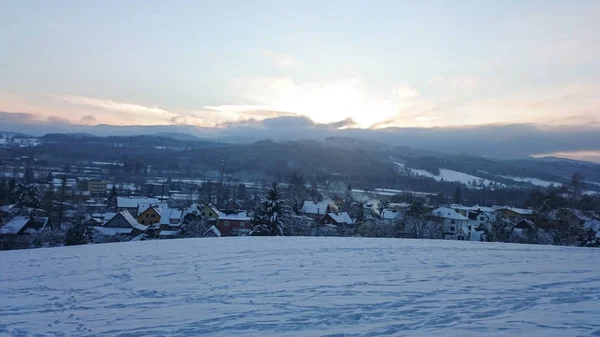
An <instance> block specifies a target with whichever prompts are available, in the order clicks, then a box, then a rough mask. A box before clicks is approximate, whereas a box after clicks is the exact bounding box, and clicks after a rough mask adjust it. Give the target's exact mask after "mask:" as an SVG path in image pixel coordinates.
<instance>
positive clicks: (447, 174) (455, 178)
mask: <svg viewBox="0 0 600 337" xmlns="http://www.w3.org/2000/svg"><path fill="white" fill-rule="evenodd" d="M394 164H396V165H397V166H398V168H399V170H400V171H402V170H405V171H408V172H410V173H411V174H412V175H416V176H422V177H427V178H433V179H435V180H436V181H441V180H444V181H450V182H457V183H461V184H464V185H467V186H469V185H471V184H472V183H473V182H475V183H477V184H478V185H481V184H483V185H485V186H488V185H490V184H491V183H493V184H496V185H498V186H504V184H501V183H499V182H496V181H492V180H488V179H484V178H481V177H477V176H474V175H471V174H467V173H464V172H458V171H454V170H449V169H444V168H441V169H440V174H437V175H436V174H433V173H431V172H429V171H425V170H418V169H413V168H406V167H405V166H404V164H402V163H397V162H394Z"/></svg>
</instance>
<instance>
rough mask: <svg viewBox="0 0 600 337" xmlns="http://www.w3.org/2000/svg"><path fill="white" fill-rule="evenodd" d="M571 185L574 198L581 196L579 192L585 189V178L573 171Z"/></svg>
mask: <svg viewBox="0 0 600 337" xmlns="http://www.w3.org/2000/svg"><path fill="white" fill-rule="evenodd" d="M571 186H572V187H573V197H574V198H575V199H577V198H579V197H581V194H582V193H583V190H584V189H585V178H584V177H583V174H581V173H579V172H575V173H574V174H573V176H572V177H571Z"/></svg>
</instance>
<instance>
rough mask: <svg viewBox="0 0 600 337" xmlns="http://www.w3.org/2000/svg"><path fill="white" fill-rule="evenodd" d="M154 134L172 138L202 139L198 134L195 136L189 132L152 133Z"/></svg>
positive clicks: (185, 139)
mask: <svg viewBox="0 0 600 337" xmlns="http://www.w3.org/2000/svg"><path fill="white" fill-rule="evenodd" d="M152 136H155V137H164V138H171V139H175V140H183V141H194V140H201V139H200V138H198V137H196V136H193V135H190V134H187V133H179V132H159V133H155V134H152Z"/></svg>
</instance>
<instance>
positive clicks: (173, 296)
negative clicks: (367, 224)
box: [0, 237, 600, 337]
mask: <svg viewBox="0 0 600 337" xmlns="http://www.w3.org/2000/svg"><path fill="white" fill-rule="evenodd" d="M599 252H600V251H599V250H597V249H583V248H563V247H550V246H529V245H510V244H491V243H471V242H457V241H425V240H399V239H352V238H300V237H297V238H251V237H247V238H231V239H190V240H170V241H145V242H135V243H121V244H104V245H90V246H79V247H64V248H54V249H38V250H26V251H8V252H0V270H1V271H2V272H1V273H0V299H1V302H2V305H0V335H2V336H7V335H8V336H30V335H36V336H198V335H207V336H232V335H254V336H318V335H324V336H325V335H327V336H333V335H335V336H374V335H398V336H544V337H549V336H560V337H565V336H583V335H585V336H589V335H600V321H599V320H598V317H599V316H600V306H599V305H598V303H600V268H599V267H600V262H598V261H599V260H598V256H599Z"/></svg>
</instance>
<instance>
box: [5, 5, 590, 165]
mask: <svg viewBox="0 0 600 337" xmlns="http://www.w3.org/2000/svg"><path fill="white" fill-rule="evenodd" d="M0 22H2V23H3V24H2V26H3V29H2V30H0V46H2V48H1V51H0V111H4V112H8V113H25V114H27V115H28V116H29V117H28V119H27V121H26V123H42V124H68V125H72V124H76V125H97V124H109V125H192V126H196V127H201V128H223V127H227V126H231V125H235V124H244V123H248V122H253V121H260V120H264V119H270V118H277V117H282V116H295V117H307V118H309V119H310V120H311V121H312V122H314V123H321V124H331V123H338V124H335V125H339V128H360V129H384V128H390V127H395V128H457V127H478V126H488V125H512V124H528V125H529V124H532V125H536V126H537V127H540V128H553V129H557V130H560V129H561V128H565V127H568V128H573V127H580V126H585V127H586V128H590V127H594V128H596V127H600V34H598V32H599V31H600V2H599V1H595V0H589V1H512V0H504V1H491V0H490V1H455V2H449V1H418V2H417V1H398V0H396V1H386V0H380V1H375V2H373V1H351V0H350V1H334V0H331V1H312V0H304V1H294V0H290V1H227V0H225V1H218V2H217V1H211V2H208V1H152V0H149V1H112V0H103V1H91V0H90V1H72V0H71V1H61V0H55V1H29V0H4V1H2V2H0ZM340 121H343V122H341V123H340ZM599 147H600V146H599ZM572 150H574V151H575V150H578V149H572ZM597 150H600V148H598V149H597ZM586 151H590V150H589V149H586ZM563 152H564V151H563ZM580 152H581V151H580ZM588 154H589V153H588Z"/></svg>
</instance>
